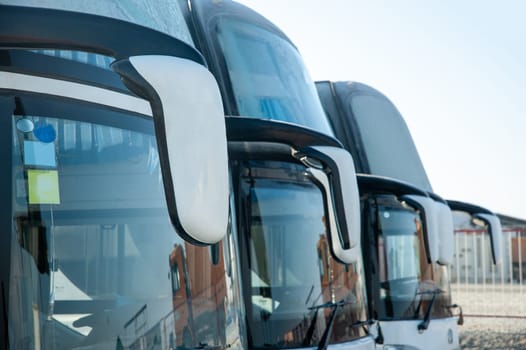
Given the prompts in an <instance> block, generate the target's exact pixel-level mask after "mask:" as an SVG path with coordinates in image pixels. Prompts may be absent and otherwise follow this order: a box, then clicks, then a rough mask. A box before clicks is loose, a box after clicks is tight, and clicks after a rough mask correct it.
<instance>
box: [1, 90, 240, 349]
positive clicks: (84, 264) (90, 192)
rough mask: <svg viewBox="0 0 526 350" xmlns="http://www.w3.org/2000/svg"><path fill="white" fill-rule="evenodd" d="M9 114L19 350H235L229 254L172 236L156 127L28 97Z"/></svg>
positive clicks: (4, 126)
mask: <svg viewBox="0 0 526 350" xmlns="http://www.w3.org/2000/svg"><path fill="white" fill-rule="evenodd" d="M0 114H2V115H0V124H1V127H0V130H1V133H2V135H1V137H0V140H1V142H2V152H1V153H0V157H1V162H2V165H3V167H4V175H5V176H3V177H2V188H4V189H3V190H2V191H3V192H2V193H6V192H7V190H8V189H9V192H10V193H12V196H2V198H1V199H0V200H1V201H2V204H1V207H2V208H3V211H4V213H2V220H1V221H0V223H1V225H2V226H1V232H2V234H1V235H0V256H1V257H3V259H4V261H6V264H7V268H6V267H5V266H4V265H2V268H3V269H4V270H3V272H2V273H3V274H6V273H8V274H9V275H8V277H7V280H8V281H9V285H8V286H6V287H7V288H8V289H7V290H6V299H4V300H3V302H4V303H5V305H8V308H7V310H8V314H7V315H6V316H7V321H8V327H7V326H6V328H8V329H9V344H10V346H11V347H12V348H13V349H29V348H31V349H81V348H82V349H132V348H133V349H135V348H144V347H145V348H162V349H169V348H172V349H175V348H176V347H178V346H179V347H180V346H185V347H192V346H198V345H199V344H201V343H202V342H206V343H208V344H210V345H211V346H220V347H226V346H227V345H226V342H227V335H226V329H227V325H228V324H227V323H228V322H227V315H229V314H232V312H231V311H232V309H231V307H230V304H229V302H228V300H230V299H228V298H227V294H228V293H229V292H232V291H231V290H229V288H233V287H232V286H233V285H234V283H233V282H232V281H229V280H228V276H227V275H226V273H225V267H224V264H225V262H224V260H225V259H223V252H224V251H225V249H223V244H226V243H224V242H223V243H220V246H219V248H218V249H216V250H215V252H216V253H215V255H216V258H215V259H212V256H214V254H211V248H207V247H196V246H192V245H190V244H188V243H186V242H185V241H183V239H182V238H180V236H179V235H178V234H177V232H176V231H175V230H174V228H173V226H172V225H171V223H170V220H169V217H168V212H167V209H166V203H165V197H164V192H163V182H162V178H161V174H160V169H159V161H158V155H157V146H156V142H155V137H154V128H153V123H152V119H151V117H147V116H142V115H137V114H135V113H131V112H126V111H121V110H117V109H115V108H106V107H102V106H101V105H95V104H90V103H86V102H83V103H78V102H72V101H71V100H67V99H62V98H57V97H53V98H49V97H44V96H39V95H35V94H31V95H30V94H27V95H26V94H22V93H20V94H16V95H10V94H9V93H7V95H6V94H4V95H2V94H0ZM7 174H9V175H7ZM6 257H7V260H5V259H6ZM183 267H184V268H183ZM227 286H229V287H227ZM230 295H231V294H230ZM181 300H182V301H181ZM228 319H229V320H230V322H234V321H235V318H233V317H228ZM211 320H213V321H211Z"/></svg>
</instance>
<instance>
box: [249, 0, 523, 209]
mask: <svg viewBox="0 0 526 350" xmlns="http://www.w3.org/2000/svg"><path fill="white" fill-rule="evenodd" d="M239 2H241V3H243V4H245V5H247V6H249V7H251V8H253V9H255V10H256V11H258V12H259V13H261V14H262V15H264V16H265V17H267V18H268V19H270V20H271V21H272V22H274V24H276V25H277V26H278V27H280V28H281V29H282V30H283V31H284V32H285V33H286V34H287V35H288V36H289V37H290V39H291V40H292V41H293V42H294V43H295V44H296V46H297V47H298V49H299V50H300V53H301V54H302V56H303V58H304V60H305V63H306V64H307V67H308V69H309V72H310V74H311V76H312V78H313V79H314V80H352V81H359V82H363V83H366V84H368V85H371V86H372V87H374V88H376V89H378V90H380V91H381V92H383V93H384V94H385V95H387V97H389V99H391V101H393V103H394V104H395V105H396V106H397V108H398V109H399V111H400V112H401V113H402V115H403V116H404V118H405V120H406V122H407V124H408V126H409V129H410V131H411V133H412V135H413V138H414V140H415V143H416V146H417V148H418V151H419V153H420V157H421V158H422V161H423V163H424V166H425V168H426V171H427V174H428V176H429V178H430V181H431V184H432V186H433V189H434V191H435V192H436V193H437V194H439V195H441V196H442V197H444V198H446V199H456V200H462V201H467V202H472V203H475V204H478V205H481V206H484V207H486V208H488V209H490V210H493V211H495V212H498V213H501V214H505V215H511V216H515V217H518V218H522V219H526V185H525V181H524V178H525V177H526V162H525V161H524V159H523V158H524V156H523V152H525V151H526V118H525V114H526V113H525V111H526V45H525V44H524V40H525V38H526V21H525V20H524V14H525V13H526V2H524V1H520V0H516V1H511V0H510V1H502V2H493V1H475V0H467V1H453V0H448V1H438V0H431V1H416V0H399V1H376V0H367V1H363V0H362V1H357V0H356V1H355V0H323V1H314V0H240V1H239Z"/></svg>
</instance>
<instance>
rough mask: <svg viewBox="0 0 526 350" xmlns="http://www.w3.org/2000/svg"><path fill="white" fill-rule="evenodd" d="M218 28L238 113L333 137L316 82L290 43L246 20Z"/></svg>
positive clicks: (220, 25)
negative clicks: (302, 127) (297, 125)
mask: <svg viewBox="0 0 526 350" xmlns="http://www.w3.org/2000/svg"><path fill="white" fill-rule="evenodd" d="M218 29H219V43H220V45H221V48H222V52H223V55H224V59H225V61H226V62H225V63H226V66H227V69H228V74H229V78H230V82H231V84H232V90H233V93H234V95H235V98H236V103H237V109H238V113H239V115H241V116H247V117H254V118H263V119H274V120H281V121H286V122H290V123H295V124H299V125H303V126H307V127H310V128H312V129H315V130H317V131H319V132H323V133H325V134H327V135H333V133H332V130H331V127H330V126H329V123H328V121H327V119H326V118H325V115H324V112H323V109H322V107H321V104H320V102H319V98H318V95H317V93H316V89H315V86H314V83H313V81H312V79H311V78H310V76H309V74H308V72H307V70H306V68H305V65H304V64H303V61H302V59H301V56H300V55H299V53H298V51H297V50H296V49H295V48H294V47H293V46H292V45H291V44H290V43H289V42H288V41H286V40H285V39H283V38H282V37H280V36H278V35H276V34H274V33H271V32H269V31H268V30H265V29H262V28H260V27H257V26H255V25H253V24H249V23H246V22H237V21H232V20H227V19H222V20H221V21H220V22H219V24H218Z"/></svg>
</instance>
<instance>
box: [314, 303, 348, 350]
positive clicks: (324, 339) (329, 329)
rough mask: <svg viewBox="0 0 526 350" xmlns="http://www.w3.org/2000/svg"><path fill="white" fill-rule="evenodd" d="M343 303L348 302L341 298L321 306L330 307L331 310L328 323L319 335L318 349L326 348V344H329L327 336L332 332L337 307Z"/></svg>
mask: <svg viewBox="0 0 526 350" xmlns="http://www.w3.org/2000/svg"><path fill="white" fill-rule="evenodd" d="M345 304H349V303H348V302H345V301H344V300H343V299H342V300H340V301H338V302H336V303H333V302H330V303H325V304H324V306H323V307H332V311H331V316H330V318H329V323H328V324H327V327H326V328H325V331H324V332H323V335H322V336H321V339H320V343H319V344H318V350H327V346H328V345H329V337H330V335H331V333H332V326H333V325H334V320H335V319H336V313H337V312H338V309H339V307H340V306H343V305H345Z"/></svg>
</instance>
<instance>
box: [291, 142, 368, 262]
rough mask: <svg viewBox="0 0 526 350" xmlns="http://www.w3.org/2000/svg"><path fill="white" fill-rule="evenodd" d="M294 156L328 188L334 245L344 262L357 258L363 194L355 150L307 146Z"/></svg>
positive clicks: (337, 255) (332, 242) (335, 250)
mask: <svg viewBox="0 0 526 350" xmlns="http://www.w3.org/2000/svg"><path fill="white" fill-rule="evenodd" d="M294 156H295V157H296V158H298V159H300V160H301V161H302V162H303V163H304V164H306V165H307V166H308V167H309V168H308V169H307V171H308V172H309V173H310V174H311V175H312V176H313V178H315V179H316V180H317V181H318V182H319V183H320V184H321V185H322V187H323V188H324V189H325V193H326V194H327V197H328V198H326V202H327V210H328V216H329V230H330V240H331V247H332V250H333V252H334V255H335V256H336V257H337V258H338V259H340V260H341V261H342V262H344V263H351V262H354V261H356V260H357V258H358V255H359V254H360V253H359V250H358V252H356V249H353V248H355V247H357V248H360V245H361V243H360V240H361V224H360V197H359V193H358V184H357V181H356V171H355V169H354V162H353V159H352V157H351V154H350V153H349V152H347V151H346V150H344V149H343V148H337V147H331V146H313V147H304V148H301V149H300V150H299V151H297V152H296V153H295V154H294Z"/></svg>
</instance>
